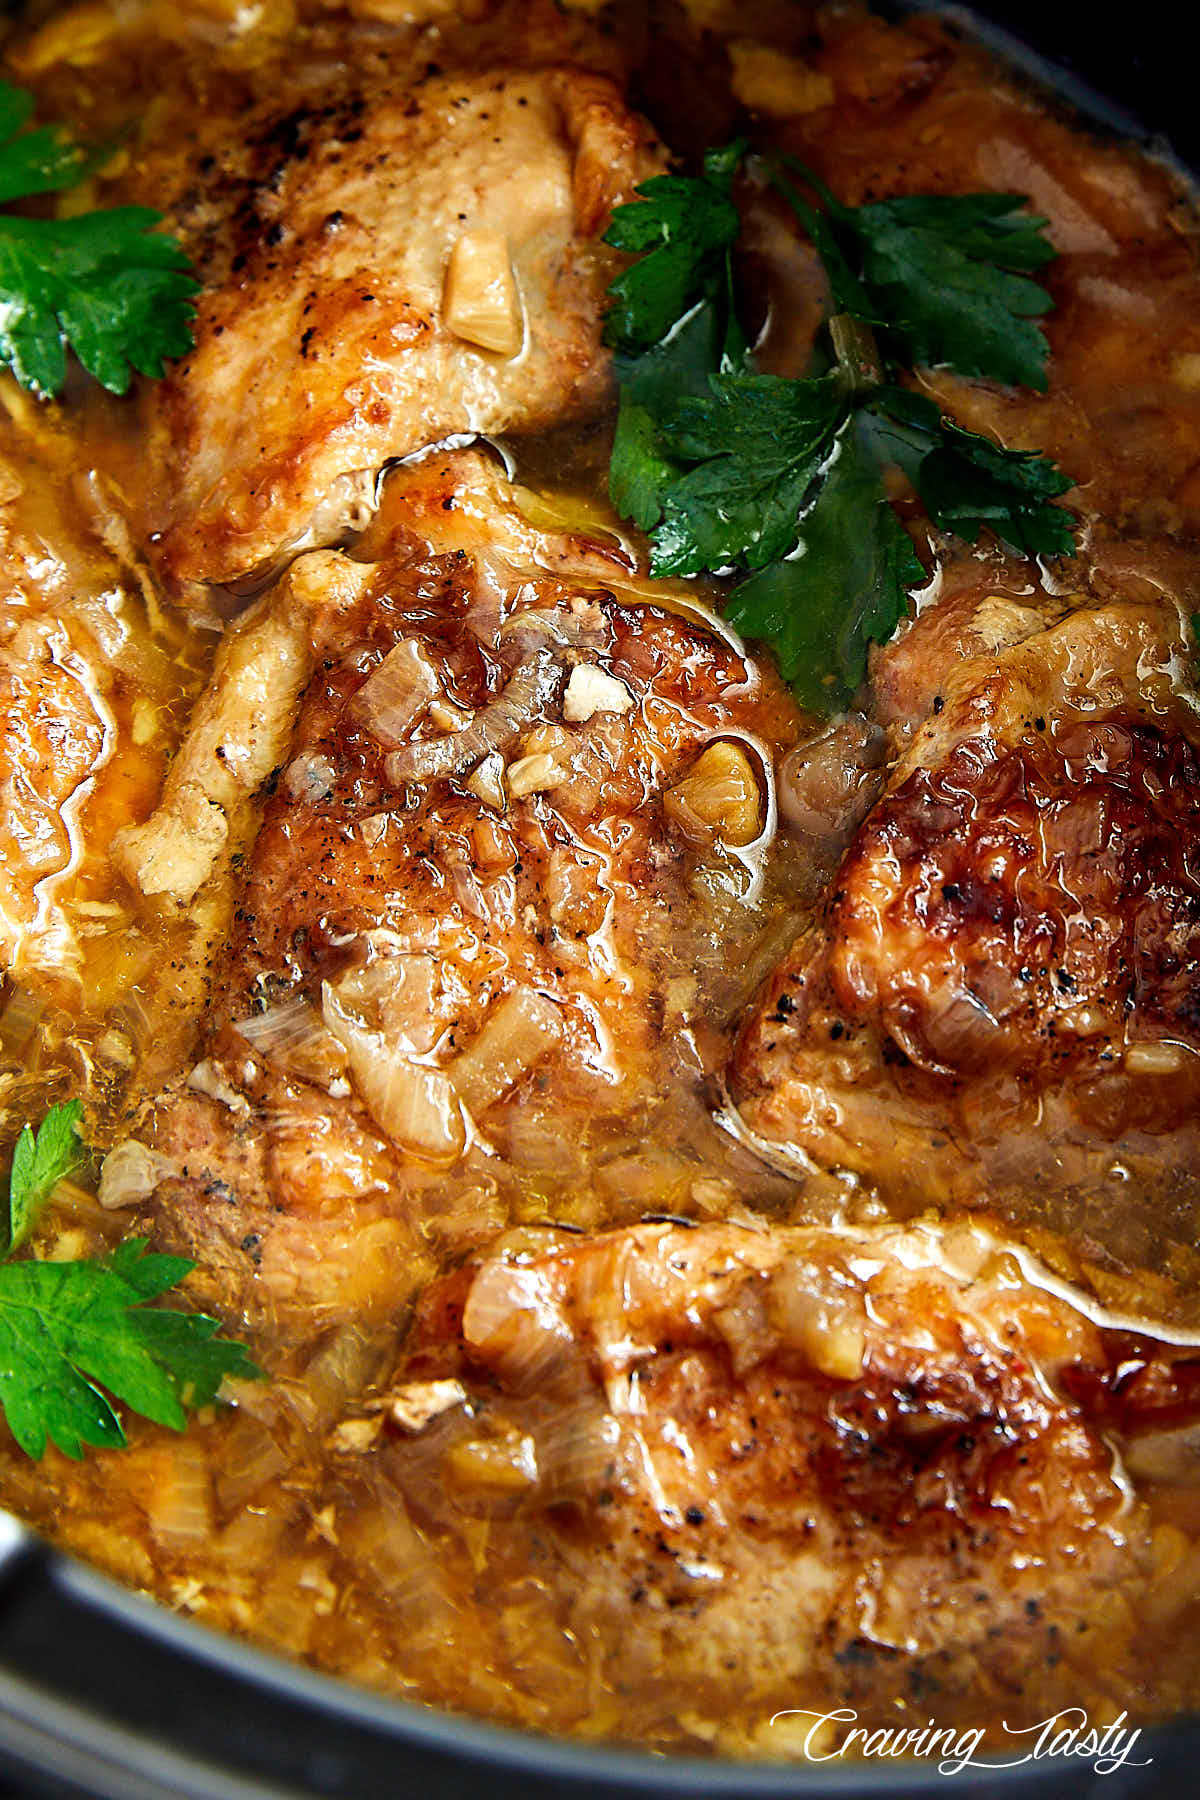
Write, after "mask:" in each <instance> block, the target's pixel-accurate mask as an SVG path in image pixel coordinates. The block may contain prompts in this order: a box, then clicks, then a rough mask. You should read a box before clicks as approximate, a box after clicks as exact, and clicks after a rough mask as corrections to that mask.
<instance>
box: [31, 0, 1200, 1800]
mask: <svg viewBox="0 0 1200 1800" xmlns="http://www.w3.org/2000/svg"><path fill="white" fill-rule="evenodd" d="M883 10H887V9H886V8H884V9H883ZM893 10H923V11H931V10H936V11H940V12H942V13H943V14H945V15H946V16H948V17H949V18H950V19H951V20H952V21H953V22H955V23H957V24H959V25H960V26H961V27H962V28H963V29H965V30H967V31H969V32H971V33H972V34H973V35H975V36H976V37H978V38H981V39H982V40H983V41H984V42H985V43H987V44H988V45H990V46H992V47H994V48H995V49H996V50H997V51H998V52H999V54H1000V55H1001V56H1003V57H1004V58H1005V59H1006V60H1008V61H1009V62H1010V63H1012V64H1015V65H1016V66H1017V67H1018V68H1020V69H1022V70H1024V71H1026V72H1028V73H1029V74H1030V75H1031V76H1033V77H1034V78H1035V79H1037V80H1038V81H1039V82H1041V83H1043V84H1044V85H1046V86H1048V87H1049V88H1051V89H1052V90H1053V91H1055V92H1056V93H1058V94H1059V95H1060V96H1061V97H1062V98H1063V99H1065V100H1066V101H1068V102H1069V103H1070V104H1072V105H1073V106H1075V107H1077V108H1078V109H1079V110H1080V111H1081V112H1082V113H1083V114H1084V115H1085V117H1087V118H1088V119H1090V120H1091V121H1092V122H1093V123H1094V124H1095V125H1096V126H1098V127H1099V128H1100V129H1101V130H1108V131H1113V132H1117V133H1119V134H1121V135H1123V136H1130V137H1134V138H1136V139H1139V140H1140V141H1142V142H1143V143H1145V144H1147V145H1148V146H1149V147H1150V148H1151V149H1152V150H1154V151H1155V152H1156V153H1157V154H1160V155H1164V156H1167V157H1170V158H1172V159H1174V160H1175V161H1176V162H1177V163H1178V164H1180V165H1182V166H1184V167H1187V166H1189V165H1190V166H1192V167H1197V166H1200V108H1198V107H1197V104H1196V99H1195V76H1194V72H1193V66H1192V58H1191V55H1190V53H1189V52H1190V46H1189V43H1188V41H1187V39H1188V37H1189V36H1190V32H1191V29H1192V24H1191V15H1190V13H1189V12H1185V11H1184V9H1182V8H1180V7H1178V6H1176V5H1173V4H1171V3H1170V0H1143V4H1141V5H1140V6H1139V7H1138V8H1137V10H1136V12H1135V13H1133V14H1129V15H1125V14H1121V13H1118V12H1115V11H1114V12H1111V13H1107V14H1106V13H1102V12H1099V11H1098V9H1096V8H1094V7H1093V6H1090V5H1087V4H1084V3H1083V0H1008V3H1007V4H1001V3H997V4H993V5H985V6H982V7H979V8H971V9H968V8H965V7H959V6H953V5H937V4H936V0H933V3H932V4H931V3H930V0H926V4H925V5H924V6H923V7H919V8H913V7H908V8H905V7H903V6H902V7H900V8H896V9H893ZM1131 1723H1136V1721H1131ZM1198 1771H1200V1721H1195V1722H1193V1721H1187V1720H1183V1721H1179V1722H1177V1723H1176V1724H1173V1725H1170V1726H1166V1727H1162V1728H1159V1729H1157V1730H1154V1731H1148V1732H1143V1733H1142V1735H1141V1739H1140V1741H1139V1743H1138V1745H1137V1747H1136V1750H1135V1752H1134V1754H1133V1756H1131V1758H1130V1760H1129V1762H1127V1763H1126V1764H1125V1766H1124V1767H1122V1768H1121V1769H1120V1770H1117V1771H1115V1772H1113V1773H1109V1774H1103V1775H1102V1774H1097V1773H1095V1772H1094V1770H1093V1767H1092V1764H1091V1763H1090V1762H1088V1761H1086V1760H1083V1761H1077V1762H1072V1761H1071V1760H1070V1759H1069V1758H1067V1759H1063V1758H1042V1759H1034V1760H1028V1761H1023V1762H1016V1761H1014V1763H1013V1764H1012V1765H1011V1766H1009V1767H1005V1768H995V1769H989V1770H986V1771H980V1770H977V1769H963V1770H960V1771H958V1772H957V1773H953V1772H947V1773H941V1772H939V1770H938V1767H937V1765H936V1763H933V1762H928V1763H908V1764H904V1763H895V1762H891V1763H889V1762H886V1761H881V1762H864V1763H862V1764H857V1765H855V1764H847V1763H842V1762H831V1763H825V1764H816V1763H809V1764H802V1765H798V1766H757V1767H752V1766H744V1765H739V1764H732V1763H728V1762H720V1761H712V1762H708V1761H699V1760H695V1759H690V1758H677V1757H669V1758H668V1757H663V1756H651V1755H648V1754H643V1753H638V1752H633V1751H627V1750H621V1749H615V1748H614V1749H595V1748H585V1747H581V1746H577V1745H573V1744H570V1743H564V1742H558V1741H553V1740H548V1739H541V1738H535V1737H531V1736H525V1735H522V1734H520V1733H517V1732H514V1731H508V1730H502V1729H497V1728H494V1727H490V1726H486V1725H482V1724H478V1723H476V1722H474V1721H471V1720H466V1719H459V1718H452V1717H449V1716H446V1715H442V1714H439V1713H436V1712H433V1711H431V1710H428V1709H425V1708H421V1707H417V1706H414V1705H410V1704H407V1703H403V1702H399V1701H393V1700H388V1699H384V1698H382V1697H379V1696H376V1695H372V1694H369V1693H366V1692H362V1691H359V1690H356V1689H354V1688H352V1687H349V1686H347V1685H345V1684H341V1683H338V1682H335V1681H332V1680H329V1679H327V1678H325V1677H323V1676H319V1675H315V1674H312V1673H310V1672H309V1671H307V1670H305V1669H301V1668H298V1667H296V1666H294V1665H292V1664H290V1663H288V1662H286V1661H284V1660H283V1659H281V1658H278V1657H275V1656H271V1655H268V1654H266V1653H264V1652H261V1651H258V1650H254V1649H251V1648H249V1647H247V1646H246V1645H243V1644H240V1643H237V1642H234V1641H232V1640H229V1639H226V1638H223V1637H220V1636H218V1635H216V1634H215V1633H213V1632H211V1631H208V1630H206V1629H205V1628H203V1627H201V1626H199V1625H195V1624H192V1623H190V1622H188V1621H185V1620H183V1619H181V1618H178V1617H176V1616H174V1615H172V1614H171V1613H169V1612H167V1611H165V1610H164V1609H162V1608H159V1607H156V1606H153V1605H151V1604H150V1603H149V1602H147V1601H145V1600H143V1599H141V1598H139V1597H138V1596H136V1595H134V1594H132V1593H128V1592H126V1591H124V1590H123V1589H121V1588H120V1587H118V1586H117V1585H116V1584H115V1583H113V1582H111V1581H109V1580H108V1579H107V1578H106V1577H104V1576H101V1575H99V1574H97V1573H95V1572H94V1571H92V1570H90V1569H88V1568H86V1567H84V1566H83V1565H81V1564H80V1563H78V1562H76V1561H75V1560H73V1559H72V1558H70V1557H67V1556H64V1555H62V1554H60V1553H59V1552H57V1551H54V1550H52V1549H50V1548H49V1547H47V1546H46V1545H44V1544H42V1543H41V1542H40V1541H39V1540H38V1539H36V1538H35V1537H34V1536H33V1535H32V1534H31V1533H29V1532H27V1531H26V1530H25V1529H24V1528H23V1527H22V1526H21V1525H19V1524H18V1523H17V1522H16V1521H15V1520H12V1519H9V1518H7V1517H6V1516H5V1515H4V1514H2V1513H0V1800H311V1797H314V1796H333V1797H337V1800H393V1797H399V1796H408V1795H419V1796H421V1800H460V1797H461V1800H468V1796H469V1797H470V1800H476V1797H477V1796H478V1795H479V1793H480V1790H481V1789H483V1790H485V1791H486V1792H487V1794H488V1795H489V1796H491V1797H492V1800H510V1797H511V1800H517V1797H518V1796H519V1797H520V1800H551V1796H556V1797H557V1800H652V1797H654V1796H667V1795H670V1796H672V1797H673V1800H725V1797H731V1796H745V1797H746V1800H775V1797H782V1796H794V1797H796V1800H826V1797H829V1800H833V1797H834V1796H838V1797H839V1800H849V1797H850V1796H858V1797H861V1800H876V1797H877V1796H878V1797H881V1796H884V1795H887V1796H889V1797H891V1796H913V1797H915V1796H922V1795H924V1796H930V1795H933V1794H941V1793H943V1792H944V1791H945V1790H944V1784H945V1783H946V1782H947V1781H953V1782H954V1784H955V1787H956V1788H963V1789H967V1790H969V1792H970V1794H971V1796H972V1800H1026V1797H1033V1796H1039V1797H1041V1796H1046V1797H1049V1796H1055V1795H1066V1794H1070V1795H1071V1796H1072V1800H1075V1797H1076V1796H1078V1797H1079V1800H1083V1797H1084V1796H1087V1795H1091V1794H1096V1795H1101V1794H1102V1795H1104V1796H1106V1797H1107V1800H1132V1797H1133V1796H1138V1797H1143V1796H1144V1797H1149V1796H1164V1797H1172V1796H1175V1795H1179V1796H1181V1797H1182V1796H1184V1795H1187V1796H1192V1795H1194V1794H1195V1793H1196V1792H1197V1788H1198V1783H1200V1774H1198Z"/></svg>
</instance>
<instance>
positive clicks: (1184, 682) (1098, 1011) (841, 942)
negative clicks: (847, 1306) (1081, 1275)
mask: <svg viewBox="0 0 1200 1800" xmlns="http://www.w3.org/2000/svg"><path fill="white" fill-rule="evenodd" d="M964 600H966V601H967V602H968V604H967V605H966V607H965V608H964V606H963V601H964ZM945 606H946V610H947V612H948V613H949V614H950V615H951V616H952V617H953V616H959V617H960V620H961V621H962V628H961V630H960V631H959V632H958V635H957V639H956V641H955V642H954V643H952V641H951V638H952V635H953V634H947V633H946V631H945V629H944V626H943V623H942V621H941V620H940V619H939V610H940V609H937V608H933V609H931V610H930V611H929V612H928V613H926V614H925V615H924V616H923V617H922V618H920V619H918V620H917V622H916V623H915V624H914V625H913V626H912V627H911V628H910V631H909V633H908V635H907V637H904V636H902V637H901V638H900V639H898V640H897V642H896V644H895V645H894V646H892V647H891V648H890V649H889V650H888V651H886V652H885V653H883V655H882V656H881V657H880V659H879V661H878V663H877V666H876V684H877V691H878V694H879V697H880V702H881V707H882V710H883V711H884V712H885V714H888V713H890V715H891V717H892V718H893V720H895V721H902V720H903V718H904V715H905V714H906V713H907V712H911V710H912V709H915V708H916V707H917V706H919V705H920V704H922V703H924V704H929V705H930V706H931V711H930V713H929V716H928V717H927V718H926V719H925V721H924V723H923V724H921V725H920V727H919V729H917V730H916V732H915V735H914V736H913V737H912V740H911V743H910V744H909V746H908V748H907V749H906V750H905V751H904V753H903V754H902V755H901V756H900V758H899V760H898V761H897V762H896V764H895V765H894V767H893V768H892V769H891V771H890V774H889V776H888V779H887V783H886V787H885V789H884V792H883V796H882V798H881V799H880V800H879V801H878V802H877V804H876V805H875V807H874V809H873V810H872V811H871V812H870V813H869V814H868V816H867V818H866V820H865V823H863V824H862V826H861V827H860V829H859V830H858V832H857V835H856V836H855V837H854V839H853V841H852V842H851V844H850V846H849V848H848V850H847V851H846V854H845V857H844V859H843V861H842V864H841V867H840V869H839V870H838V872H837V874H836V876H835V877H834V880H833V883H832V886H831V891H830V896H829V900H828V905H827V908H826V913H825V916H824V918H823V920H822V921H821V922H820V924H819V925H818V926H817V927H815V928H814V929H813V930H812V931H811V932H810V933H808V934H806V935H804V936H803V937H802V938H801V939H800V941H799V942H797V944H796V945H795V947H794V949H793V950H792V952H791V954H790V955H789V956H788V957H787V958H786V959H785V960H784V962H783V963H782V964H781V965H780V967H779V968H778V970H777V971H776V972H775V974H774V975H773V977H772V978H771V980H770V982H769V983H768V984H767V987H766V989H765V991H764V993H763V995H762V996H761V998H760V1001H759V1003H758V1005H757V1006H756V1008H755V1009H754V1012H753V1015H752V1017H751V1018H750V1019H749V1021H748V1023H747V1024H746V1027H745V1030H744V1032H743V1035H742V1038H741V1042H740V1045H739V1049H738V1053H737V1057H736V1060H735V1064H734V1086H735V1096H736V1098H737V1099H738V1101H739V1102H740V1105H741V1109H742V1114H743V1117H744V1118H745V1119H746V1121H747V1122H748V1123H749V1124H750V1126H751V1127H752V1128H753V1129H754V1130H755V1131H756V1132H758V1133H760V1134H761V1135H762V1136H763V1137H764V1138H769V1139H772V1140H775V1141H780V1142H787V1143H790V1144H793V1145H795V1146H798V1147H799V1148H800V1149H802V1150H803V1151H805V1152H806V1153H808V1154H809V1155H811V1156H813V1157H815V1158H817V1159H818V1160H819V1161H820V1162H822V1163H824V1164H837V1165H839V1166H841V1167H844V1168H847V1169H851V1170H854V1171H855V1172H857V1173H859V1174H861V1175H863V1176H864V1177H866V1178H867V1179H869V1180H870V1181H871V1182H873V1183H876V1184H877V1185H878V1186H879V1187H880V1189H881V1190H882V1191H883V1192H884V1194H885V1195H887V1196H888V1197H889V1198H891V1199H892V1200H893V1201H895V1202H897V1203H899V1204H901V1205H904V1206H906V1207H913V1206H920V1205H923V1204H927V1203H929V1202H938V1203H953V1204H956V1205H962V1204H967V1205H973V1204H976V1203H979V1202H980V1201H984V1202H986V1201H987V1200H989V1199H991V1200H1000V1201H1002V1202H1003V1203H1004V1204H1006V1205H1008V1206H1011V1207H1014V1208H1015V1209H1017V1210H1018V1212H1019V1213H1020V1215H1021V1216H1023V1217H1030V1216H1038V1215H1040V1216H1042V1217H1044V1218H1048V1219H1049V1220H1050V1221H1051V1222H1054V1223H1062V1222H1063V1219H1064V1217H1068V1216H1070V1217H1073V1222H1075V1223H1082V1224H1084V1225H1085V1226H1088V1227H1089V1228H1090V1229H1091V1230H1092V1231H1093V1233H1094V1236H1095V1237H1097V1238H1098V1239H1099V1241H1100V1242H1101V1243H1111V1247H1112V1248H1113V1249H1114V1250H1115V1251H1116V1252H1117V1253H1118V1254H1132V1255H1135V1256H1139V1255H1141V1254H1142V1250H1143V1247H1144V1244H1145V1243H1148V1242H1149V1241H1150V1237H1151V1233H1150V1231H1149V1227H1150V1225H1151V1224H1152V1223H1153V1224H1154V1225H1155V1226H1156V1228H1157V1230H1158V1232H1159V1233H1162V1232H1163V1231H1164V1229H1165V1231H1166V1232H1167V1233H1169V1234H1170V1235H1171V1236H1174V1237H1178V1238H1181V1239H1182V1240H1183V1241H1185V1242H1186V1241H1188V1240H1189V1239H1190V1238H1192V1237H1193V1236H1194V1232H1193V1231H1192V1229H1191V1226H1192V1223H1193V1219H1194V1208H1195V1206H1196V1198H1197V1196H1196V1191H1195V1182H1194V1176H1193V1173H1192V1171H1193V1170H1194V1168H1195V1154H1196V1148H1197V1136H1198V1133H1200V973H1198V971H1200V873H1198V871H1197V869H1196V867H1195V865H1194V861H1193V857H1192V853H1191V849H1190V846H1192V845H1193V844H1194V843H1195V841H1196V836H1197V831H1198V830H1200V785H1198V780H1197V776H1198V773H1200V771H1198V768H1197V764H1198V761H1200V755H1198V751H1197V744H1198V742H1200V720H1198V716H1197V706H1196V699H1195V693H1194V689H1193V687H1192V684H1191V679H1190V674H1189V669H1188V665H1189V659H1190V656H1191V648H1190V641H1189V638H1188V635H1187V634H1186V630H1185V627H1184V625H1183V623H1182V621H1181V619H1180V618H1179V615H1178V614H1177V613H1176V611H1175V610H1174V609H1173V608H1172V607H1170V606H1169V605H1166V604H1163V603H1159V604H1157V605H1137V604H1122V603H1117V602H1114V603H1112V604H1110V605H1108V606H1105V607H1100V608H1094V609H1083V610H1077V611H1074V612H1070V613H1068V614H1066V616H1064V617H1059V618H1058V619H1057V621H1056V622H1050V623H1047V621H1046V617H1045V613H1046V611H1047V609H1048V607H1049V603H1048V602H1047V601H1046V600H1045V597H1043V600H1042V602H1041V607H1042V610H1041V612H1039V611H1038V610H1037V603H1036V602H1035V603H1034V604H1032V605H1022V604H1021V603H1020V602H1018V601H1016V600H1010V599H1005V598H1004V597H1003V596H999V595H990V596H989V595H987V594H985V593H981V592H979V591H976V593H975V594H974V595H970V594H960V595H956V596H953V597H950V598H949V599H948V600H947V602H945ZM1051 610H1053V609H1051ZM984 627H987V628H988V629H990V630H991V631H992V632H993V633H996V634H998V635H999V636H1000V637H1003V636H1004V635H1005V634H1008V635H1009V636H1012V637H1015V639H1016V640H1017V641H1015V642H1009V643H1007V644H1005V646H1004V647H1003V648H1001V649H999V650H998V651H995V650H993V651H988V650H983V649H981V648H980V644H981V642H982V638H981V631H982V629H983V628H984ZM996 641H997V639H996V636H993V638H992V643H993V644H994V643H995V642H996ZM964 643H965V645H966V648H967V650H968V651H972V650H973V651H974V653H973V654H970V653H968V654H963V653H962V651H963V646H964ZM935 688H936V690H937V691H936V692H931V691H930V690H932V689H935ZM895 728H896V729H899V728H900V725H899V724H897V725H896V726H895ZM1134 1170H1136V1179H1135V1181H1134V1183H1133V1184H1132V1185H1133V1188H1134V1193H1133V1194H1130V1192H1129V1186H1130V1173H1131V1171H1134ZM1117 1184H1120V1187H1121V1191H1122V1195H1123V1202H1122V1207H1121V1209H1120V1213H1119V1216H1118V1218H1117V1219H1115V1220H1110V1219H1109V1218H1107V1217H1106V1215H1105V1211H1104V1209H1103V1208H1102V1207H1100V1206H1097V1207H1096V1209H1095V1210H1094V1211H1092V1210H1091V1209H1090V1202H1092V1201H1096V1202H1099V1201H1100V1200H1101V1198H1102V1197H1103V1196H1104V1195H1105V1194H1106V1193H1108V1192H1110V1191H1111V1190H1112V1189H1113V1188H1114V1186H1115V1185H1117ZM1138 1195H1141V1196H1143V1198H1141V1199H1139V1198H1138V1197H1137V1196H1138ZM1064 1196H1073V1197H1074V1201H1075V1203H1076V1204H1077V1206H1078V1208H1079V1209H1080V1211H1079V1212H1078V1214H1075V1215H1071V1214H1064V1212H1063V1210H1062V1204H1061V1203H1062V1201H1063V1198H1064Z"/></svg>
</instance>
